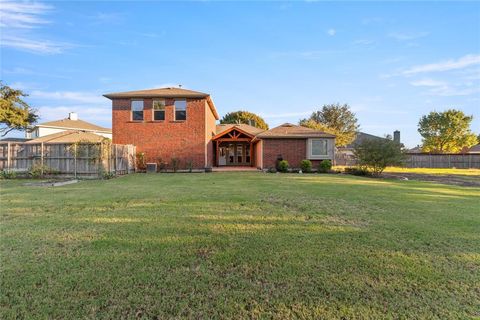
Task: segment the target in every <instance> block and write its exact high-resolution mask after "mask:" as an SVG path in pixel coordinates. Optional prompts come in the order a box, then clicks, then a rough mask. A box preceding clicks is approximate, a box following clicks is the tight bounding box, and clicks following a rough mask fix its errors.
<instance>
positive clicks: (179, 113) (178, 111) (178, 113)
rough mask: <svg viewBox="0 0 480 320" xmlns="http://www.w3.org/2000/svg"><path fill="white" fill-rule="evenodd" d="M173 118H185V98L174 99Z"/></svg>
mask: <svg viewBox="0 0 480 320" xmlns="http://www.w3.org/2000/svg"><path fill="white" fill-rule="evenodd" d="M175 120H187V100H185V99H179V100H175Z"/></svg>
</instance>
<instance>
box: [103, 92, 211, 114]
mask: <svg viewBox="0 0 480 320" xmlns="http://www.w3.org/2000/svg"><path fill="white" fill-rule="evenodd" d="M103 96H104V97H105V98H108V99H121V98H128V99H131V98H191V99H207V102H208V105H209V107H210V110H211V111H212V113H213V115H214V116H215V119H217V120H218V119H220V117H219V116H218V113H217V109H216V108H215V105H214V104H213V101H212V99H211V98H210V95H209V94H208V93H203V92H198V91H193V90H187V89H182V88H174V87H169V88H158V89H145V90H136V91H125V92H113V93H107V94H104V95H103Z"/></svg>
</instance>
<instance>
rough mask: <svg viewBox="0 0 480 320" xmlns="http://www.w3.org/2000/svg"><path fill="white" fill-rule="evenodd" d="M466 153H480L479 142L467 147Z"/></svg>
mask: <svg viewBox="0 0 480 320" xmlns="http://www.w3.org/2000/svg"><path fill="white" fill-rule="evenodd" d="M467 153H480V143H479V144H477V145H474V146H473V147H471V148H470V149H468V152H467Z"/></svg>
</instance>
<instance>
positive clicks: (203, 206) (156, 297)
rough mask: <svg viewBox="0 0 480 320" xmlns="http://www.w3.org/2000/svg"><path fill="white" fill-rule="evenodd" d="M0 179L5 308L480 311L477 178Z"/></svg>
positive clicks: (66, 311)
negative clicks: (30, 182)
mask: <svg viewBox="0 0 480 320" xmlns="http://www.w3.org/2000/svg"><path fill="white" fill-rule="evenodd" d="M24 182H25V181H20V180H16V181H12V180H9V181H0V187H1V229H0V236H1V243H0V253H1V260H0V263H1V277H0V279H1V284H0V290H1V292H0V308H1V313H0V318H1V319H13V318H24V319H25V318H26V319H35V318H37V319H67V318H70V319H85V318H103V319H120V318H144V319H156V318H158V319H165V318H192V319H209V318H278V319H285V318H311V319H321V318H336V319H339V318H343V319H364V318H394V319H399V318H403V319H411V318H440V319H453V318H462V319H465V318H472V317H478V316H480V290H479V287H480V188H462V187H456V186H447V185H438V184H431V183H425V182H417V181H397V180H381V179H378V180H376V179H370V178H363V177H354V176H344V175H315V174H312V175H300V174H262V173H212V174H154V175H145V174H136V175H130V176H126V177H122V178H118V179H113V180H108V181H82V182H80V183H78V184H75V185H69V186H64V187H58V188H46V187H25V186H23V185H22V184H23V183H24Z"/></svg>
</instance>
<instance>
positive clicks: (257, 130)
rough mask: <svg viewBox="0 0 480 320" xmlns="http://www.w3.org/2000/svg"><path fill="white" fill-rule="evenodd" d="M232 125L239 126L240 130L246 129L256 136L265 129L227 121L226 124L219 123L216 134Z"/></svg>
mask: <svg viewBox="0 0 480 320" xmlns="http://www.w3.org/2000/svg"><path fill="white" fill-rule="evenodd" d="M232 127H235V128H239V129H240V130H243V131H245V132H247V133H250V134H251V135H254V136H256V135H257V134H259V133H261V132H263V131H265V130H264V129H260V128H257V127H254V126H250V125H248V124H243V123H239V124H235V123H226V124H217V128H216V134H219V133H222V132H224V131H227V130H229V129H230V128H232Z"/></svg>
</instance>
